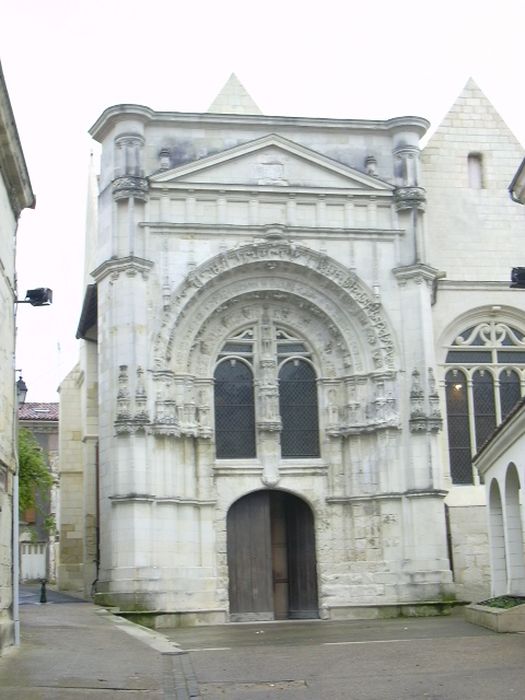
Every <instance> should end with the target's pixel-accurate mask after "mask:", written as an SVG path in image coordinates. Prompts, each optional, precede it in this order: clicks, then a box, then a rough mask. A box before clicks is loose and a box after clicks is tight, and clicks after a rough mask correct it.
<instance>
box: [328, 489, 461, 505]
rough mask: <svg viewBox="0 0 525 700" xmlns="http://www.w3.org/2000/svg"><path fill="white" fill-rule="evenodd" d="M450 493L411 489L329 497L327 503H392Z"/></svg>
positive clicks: (439, 496)
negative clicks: (403, 499)
mask: <svg viewBox="0 0 525 700" xmlns="http://www.w3.org/2000/svg"><path fill="white" fill-rule="evenodd" d="M447 493H448V491H445V490H443V489H411V490H409V491H391V492H385V493H374V494H366V495H363V496H329V497H328V498H327V499H326V502H327V503H331V504H339V503H360V502H363V501H364V502H367V501H390V500H399V499H401V498H445V496H446V495H447Z"/></svg>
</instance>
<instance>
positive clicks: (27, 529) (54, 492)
mask: <svg viewBox="0 0 525 700" xmlns="http://www.w3.org/2000/svg"><path fill="white" fill-rule="evenodd" d="M18 419H19V426H20V427H21V428H26V429H27V430H29V431H30V432H31V434H32V435H33V437H34V438H35V440H36V441H37V443H38V444H39V446H40V448H41V450H42V453H43V455H44V458H45V461H46V465H47V468H48V469H49V471H50V473H51V474H52V476H53V480H54V485H53V486H52V487H51V489H50V490H49V492H47V493H44V494H42V493H39V494H37V502H36V507H35V508H34V509H33V513H30V514H27V513H26V514H25V513H21V522H20V542H24V543H26V546H25V547H24V549H25V550H31V549H32V548H31V547H30V546H29V544H33V545H36V544H37V543H38V544H43V545H44V551H45V570H44V572H43V574H42V576H39V577H40V578H46V579H47V580H48V581H53V582H54V581H55V579H56V560H57V551H56V550H57V545H58V541H57V537H56V529H55V526H56V524H57V523H58V519H59V512H58V507H59V473H58V403H34V402H28V403H25V404H24V405H23V406H20V407H19V409H18ZM28 515H29V516H30V517H29V518H28V517H27V516H28ZM36 549H37V548H36V546H35V550H36ZM30 570H33V571H35V570H36V569H34V568H32V569H30ZM20 574H21V579H22V580H24V579H26V578H28V577H26V576H24V567H23V566H22V565H21V569H20Z"/></svg>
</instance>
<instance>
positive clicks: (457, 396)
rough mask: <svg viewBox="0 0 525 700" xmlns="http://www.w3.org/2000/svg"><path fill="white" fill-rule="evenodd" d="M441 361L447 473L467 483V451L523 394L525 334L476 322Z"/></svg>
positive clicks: (495, 323)
mask: <svg viewBox="0 0 525 700" xmlns="http://www.w3.org/2000/svg"><path fill="white" fill-rule="evenodd" d="M446 363H447V367H448V369H447V372H446V374H445V395H446V403H447V425H448V445H449V459H450V472H451V476H452V481H453V483H455V484H472V483H474V474H473V470H472V455H473V454H474V453H475V452H477V450H479V449H480V447H481V446H482V445H483V443H485V442H486V441H487V440H488V438H489V437H490V436H491V435H492V433H493V432H494V430H495V428H496V427H497V425H499V423H501V421H502V420H504V419H505V418H506V417H507V416H508V414H509V413H510V411H512V409H513V407H514V406H515V405H516V403H517V402H518V401H519V399H520V398H521V396H522V394H523V386H524V378H525V334H523V333H522V332H521V331H520V330H518V329H517V328H515V327H514V326H511V325H509V324H506V323H501V322H498V321H487V322H483V323H479V324H478V325H476V326H471V327H469V328H467V329H465V330H464V331H463V332H462V333H461V334H460V335H459V336H457V337H456V338H455V340H454V342H453V343H452V345H451V346H449V350H448V353H447V356H446Z"/></svg>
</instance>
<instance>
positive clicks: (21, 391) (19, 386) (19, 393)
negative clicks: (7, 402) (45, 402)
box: [16, 375, 27, 406]
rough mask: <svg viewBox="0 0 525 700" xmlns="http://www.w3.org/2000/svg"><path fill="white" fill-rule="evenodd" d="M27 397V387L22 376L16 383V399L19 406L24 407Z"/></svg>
mask: <svg viewBox="0 0 525 700" xmlns="http://www.w3.org/2000/svg"><path fill="white" fill-rule="evenodd" d="M26 396H27V385H26V383H25V382H24V380H23V379H22V375H20V377H19V378H18V381H17V383H16V398H17V402H18V405H19V406H23V404H24V403H25V400H26Z"/></svg>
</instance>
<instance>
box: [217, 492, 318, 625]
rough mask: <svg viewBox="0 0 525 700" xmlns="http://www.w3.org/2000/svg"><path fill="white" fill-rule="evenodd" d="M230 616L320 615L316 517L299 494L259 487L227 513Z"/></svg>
mask: <svg viewBox="0 0 525 700" xmlns="http://www.w3.org/2000/svg"><path fill="white" fill-rule="evenodd" d="M226 528H227V554H228V574H229V600H230V620H231V621H232V622H244V621H249V620H283V619H309V618H317V617H319V604H318V593H317V563H316V553H315V551H316V550H315V529H314V517H313V513H312V510H311V508H310V506H309V505H308V504H307V503H306V502H305V501H303V500H302V499H301V498H298V497H297V496H295V495H293V494H291V493H288V492H285V491H277V490H270V489H268V490H261V491H255V492H253V493H250V494H248V495H247V496H244V497H242V498H240V499H239V500H238V501H236V502H235V503H234V504H233V505H232V506H231V508H230V510H229V511H228V516H227V522H226Z"/></svg>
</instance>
